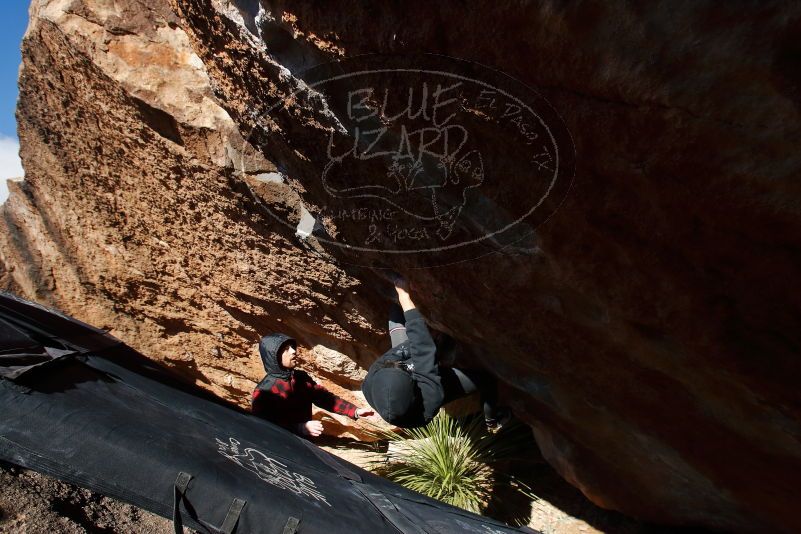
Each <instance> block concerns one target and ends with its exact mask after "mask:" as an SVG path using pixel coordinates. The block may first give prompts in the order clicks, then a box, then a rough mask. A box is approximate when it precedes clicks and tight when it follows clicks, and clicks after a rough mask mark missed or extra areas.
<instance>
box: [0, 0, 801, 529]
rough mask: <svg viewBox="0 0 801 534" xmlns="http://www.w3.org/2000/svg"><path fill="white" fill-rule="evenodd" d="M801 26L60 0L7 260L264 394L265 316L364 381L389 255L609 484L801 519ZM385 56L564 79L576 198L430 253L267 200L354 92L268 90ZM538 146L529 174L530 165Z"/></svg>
mask: <svg viewBox="0 0 801 534" xmlns="http://www.w3.org/2000/svg"><path fill="white" fill-rule="evenodd" d="M368 28H369V30H370V31H366V30H367V29H368ZM799 28H801V8H800V7H799V6H798V5H795V4H791V3H771V4H766V5H764V6H762V5H759V6H757V5H751V6H748V7H744V6H741V5H734V4H720V3H711V2H709V3H708V2H695V3H687V4H682V5H676V4H674V3H668V2H664V3H657V4H653V5H651V6H650V7H649V8H647V9H645V8H639V7H636V6H632V5H630V4H628V3H624V2H577V3H572V4H562V3H557V2H542V3H536V4H530V5H529V4H525V5H518V4H517V3H514V4H513V3H506V2H502V3H491V4H490V3H471V4H470V7H469V9H466V8H465V6H464V5H463V4H462V3H458V2H450V1H447V2H438V3H424V2H407V3H404V4H402V5H401V4H398V5H397V6H394V7H386V8H385V9H383V10H382V9H380V8H379V7H378V6H377V5H375V4H351V3H348V4H345V3H342V2H330V3H324V4H320V3H314V2H292V3H287V4H286V5H284V4H283V3H280V2H275V3H272V4H270V5H267V2H264V6H262V7H261V9H260V6H259V5H258V3H257V2H255V1H249V2H248V1H244V0H243V1H241V2H238V3H237V4H236V5H234V4H231V3H229V2H227V1H226V0H192V1H189V0H172V1H171V2H169V3H168V2H167V0H159V1H156V0H153V1H148V2H144V1H142V2H139V1H136V0H126V1H119V0H118V1H116V2H112V1H102V0H50V1H48V0H35V1H34V3H33V5H32V24H31V27H30V28H29V31H28V33H27V35H26V41H25V45H24V66H23V71H22V74H21V79H20V87H21V99H20V106H19V111H18V119H19V129H20V139H21V143H22V147H23V148H22V158H23V165H24V167H25V171H26V181H25V182H24V183H22V184H11V190H12V191H11V196H10V198H9V200H8V201H7V202H6V204H5V205H4V207H3V211H2V214H3V217H2V221H0V224H2V225H3V232H2V233H1V234H0V281H2V284H3V286H4V287H6V288H9V289H11V290H13V291H16V292H18V293H20V294H22V295H23V296H26V297H28V298H33V299H36V300H39V301H42V302H45V303H48V304H51V305H55V306H57V307H59V308H61V309H63V310H64V311H66V312H68V313H70V314H73V315H75V316H77V317H79V318H81V319H83V320H86V321H88V322H91V323H93V324H96V325H98V326H103V327H106V328H109V329H111V330H112V331H113V333H114V334H115V335H117V336H118V337H120V338H122V339H124V340H126V341H128V342H129V343H130V344H132V345H133V346H135V347H136V348H138V349H139V350H142V351H143V352H145V353H146V354H150V355H152V356H153V357H155V358H158V359H161V360H163V361H165V362H167V363H168V364H170V365H172V366H174V367H176V368H178V369H179V370H181V372H184V373H186V374H187V375H188V376H191V377H192V378H194V379H195V380H197V381H198V382H199V383H201V384H204V385H206V386H207V387H209V388H210V389H212V390H213V391H216V392H218V393H220V394H222V395H224V396H226V397H228V398H230V399H234V400H237V401H240V402H241V401H242V399H243V397H244V396H245V395H246V392H247V391H248V390H249V389H250V387H251V386H252V384H253V382H254V381H255V380H257V379H258V378H259V374H260V369H259V365H258V360H257V359H256V357H255V352H254V346H255V345H254V344H255V341H256V339H257V338H258V335H259V334H260V333H263V332H264V331H265V330H277V329H280V330H285V331H287V332H289V333H291V334H293V335H296V336H297V337H298V338H299V339H300V340H301V341H302V343H303V344H304V345H305V346H306V347H308V348H312V347H314V348H315V350H314V351H313V354H307V355H306V358H307V360H309V361H310V362H311V361H312V360H316V358H317V357H318V356H320V357H321V358H322V363H321V364H318V365H317V367H315V368H314V369H315V370H316V371H319V373H320V374H321V375H322V376H325V377H327V378H331V377H332V376H333V375H334V374H335V373H338V372H339V371H340V369H346V370H347V379H345V380H343V381H341V384H342V385H344V386H346V387H347V388H349V389H355V384H356V383H357V382H358V378H359V376H360V372H363V369H364V367H365V366H366V364H367V363H369V361H370V358H371V355H372V354H375V353H376V352H377V351H379V350H380V349H381V347H382V346H383V344H384V343H385V342H386V341H385V339H384V337H383V335H382V330H383V321H384V317H383V314H384V312H385V307H386V298H385V296H382V294H381V293H380V292H379V291H381V287H382V285H381V277H380V276H379V275H378V274H375V273H374V272H372V271H371V270H369V269H366V268H363V267H360V266H359V265H364V264H365V263H366V262H367V261H373V260H375V261H381V262H382V265H387V264H390V265H392V266H393V267H394V268H395V269H396V270H398V271H400V272H402V273H403V274H405V275H406V276H407V277H408V278H410V279H411V281H412V284H413V287H414V293H415V297H416V301H417V302H418V304H419V306H420V308H421V309H422V310H423V311H424V313H425V314H426V316H427V317H428V318H429V319H430V320H431V322H432V324H433V325H435V326H437V327H439V328H441V329H443V330H446V331H447V332H449V333H450V334H451V335H452V336H453V337H454V338H456V339H458V340H459V341H460V342H462V343H463V344H464V345H466V346H470V347H477V348H476V349H474V350H468V351H467V354H466V355H465V356H464V357H465V358H466V359H468V360H470V359H472V361H473V362H475V361H477V360H478V361H482V362H483V363H484V364H485V365H486V366H488V367H489V368H490V369H491V370H492V371H493V372H494V373H495V374H496V375H497V376H498V377H499V378H500V379H501V380H502V381H503V382H504V384H505V386H504V391H503V393H504V396H505V398H507V399H509V401H510V402H511V403H513V405H514V407H515V409H516V411H517V413H518V414H519V415H520V416H521V417H522V418H523V419H524V420H526V421H527V422H529V423H531V424H532V425H533V426H534V428H535V432H536V435H537V439H538V443H539V445H540V447H541V449H542V450H543V453H544V455H545V457H546V458H547V459H548V461H549V462H550V463H551V464H552V465H553V466H555V467H556V469H557V470H558V471H559V472H560V473H561V474H562V475H563V476H564V477H565V478H566V479H568V480H569V481H571V482H572V483H573V484H574V485H576V486H577V487H579V488H580V489H581V490H582V491H583V492H584V494H585V495H587V496H588V497H590V499H592V500H593V501H594V502H596V503H598V504H600V505H602V506H604V507H607V508H611V509H615V510H619V511H622V512H625V513H627V514H631V515H634V516H638V517H641V518H645V519H649V520H654V521H660V522H673V523H683V524H697V525H705V526H711V527H717V528H723V529H730V530H740V531H787V532H790V531H797V530H799V529H801V516H799V514H798V512H797V494H796V492H795V485H796V484H797V481H798V480H801V439H800V438H801V429H799V421H800V420H801V399H800V398H799V388H798V386H797V384H798V380H799V377H800V376H801V368H800V367H799V366H800V364H799V359H798V357H797V356H798V352H799V347H801V324H799V323H800V322H801V319H799V318H801V313H799V312H800V311H801V309H800V308H801V302H800V301H801V299H799V291H798V289H797V287H796V286H797V284H796V283H795V281H796V280H797V279H798V275H799V270H801V267H799V266H801V261H799V260H801V258H800V257H799V253H798V251H799V250H801V248H799V245H801V231H799V228H801V225H799V216H800V215H799V208H798V206H799V202H801V191H800V190H799V186H798V184H799V181H798V177H799V167H800V166H801V156H800V155H799V154H800V153H799V150H798V147H799V140H800V139H799V104H801V92H799V87H801V79H799V76H798V72H799V60H798V57H799V46H801V45H799V43H798V38H797V36H798V30H799ZM264 41H266V46H265V42H264ZM368 52H401V53H408V52H434V53H439V54H448V55H452V56H456V57H461V58H465V59H470V60H474V61H477V62H480V63H484V64H488V65H491V66H493V67H494V68H497V69H500V70H502V71H504V72H506V73H508V74H509V75H511V76H514V77H515V78H517V79H519V80H521V81H522V82H524V83H525V84H528V85H529V86H531V87H533V88H534V89H536V90H537V91H538V92H539V93H541V94H542V95H543V96H544V97H545V98H547V100H548V101H549V102H550V103H551V105H552V106H553V108H554V109H555V110H556V111H557V112H558V114H559V115H561V117H562V118H563V120H564V122H565V124H566V126H567V128H568V129H569V131H570V133H571V135H572V138H573V142H574V144H575V153H576V168H575V178H574V181H573V183H572V188H571V190H570V192H569V194H568V195H567V196H566V198H565V200H564V203H563V204H562V205H561V207H560V208H559V209H558V210H556V211H555V213H554V214H553V215H552V216H551V217H550V219H548V220H547V222H544V223H543V224H541V225H539V226H537V227H536V228H531V230H532V231H533V232H534V233H533V234H531V235H529V237H528V240H527V241H526V242H525V243H524V244H523V245H520V246H514V247H502V246H498V245H497V244H493V243H490V244H489V245H488V246H489V252H492V254H488V255H485V256H484V257H481V258H479V259H475V260H473V261H467V262H465V261H462V262H456V263H452V264H449V265H444V266H440V267H437V268H431V269H418V268H417V267H420V265H419V261H420V258H419V257H417V256H413V255H398V256H393V257H392V258H391V259H389V260H388V259H387V258H382V257H379V255H372V256H371V255H370V254H361V253H355V252H353V251H348V250H347V249H343V248H338V247H334V248H331V247H324V246H319V244H315V242H314V241H313V240H308V241H307V240H302V239H299V238H297V237H296V236H295V234H294V230H293V229H292V228H291V227H288V226H285V225H282V224H281V223H279V222H278V221H276V219H275V218H273V217H272V216H271V215H270V214H269V213H268V212H277V213H280V214H283V215H284V217H285V218H286V219H287V220H289V221H290V222H296V221H299V220H300V219H301V215H302V213H303V209H304V208H302V207H301V204H303V206H305V209H308V210H309V211H310V212H312V213H318V212H319V210H320V207H321V205H322V204H324V203H325V202H326V198H325V197H324V191H323V190H322V188H321V186H320V183H319V171H320V169H319V168H316V167H315V163H316V162H317V161H319V158H320V155H321V154H322V153H324V151H325V147H326V135H327V130H326V128H325V125H326V124H329V123H330V122H331V120H332V118H331V112H330V111H327V110H326V109H324V106H323V105H322V103H321V102H320V101H319V100H317V101H315V100H313V99H304V98H301V99H297V100H294V101H292V100H291V99H288V102H289V104H288V106H287V108H286V109H287V110H288V112H286V113H283V114H281V115H279V116H276V117H275V118H274V120H273V121H272V122H269V123H267V124H265V123H263V122H259V120H258V117H256V116H255V115H254V110H261V109H263V108H264V103H265V101H266V100H267V99H268V98H270V99H276V98H277V99H279V100H280V99H282V98H284V97H286V96H289V95H290V94H291V93H292V91H293V90H294V88H295V84H294V81H293V79H292V74H293V73H296V72H299V71H300V69H301V68H302V67H304V66H309V65H311V64H314V63H316V62H321V61H325V60H328V59H331V58H335V57H352V56H356V55H358V54H363V53H368ZM254 131H255V132H256V133H257V134H260V133H265V134H266V133H270V134H272V135H271V136H270V139H269V142H265V143H262V142H259V143H253V145H251V144H249V143H248V142H245V138H247V139H248V140H249V141H250V140H252V139H253V137H252V135H251V134H252V133H253V132H254ZM257 138H258V136H257ZM258 139H259V140H261V139H260V138H258ZM502 142H503V140H500V141H499V143H502ZM279 170H280V173H277V172H276V171H279ZM517 171H519V172H518V173H511V174H509V175H508V178H507V180H508V183H506V184H504V185H505V186H507V187H508V189H509V190H510V191H525V189H526V184H527V182H526V181H525V180H526V176H527V173H528V172H529V171H530V170H529V169H527V168H523V167H521V168H519V169H517ZM315 173H316V175H315ZM276 176H280V177H281V178H279V179H276ZM467 215H468V216H467V219H468V220H469V221H470V222H471V223H473V224H475V225H476V226H478V225H480V221H476V220H474V219H475V218H476V216H477V215H479V214H476V213H468V214H467ZM471 217H472V219H471ZM326 229H327V230H328V231H329V233H332V235H333V234H334V233H337V234H339V235H341V236H344V237H347V236H348V235H351V234H353V233H354V232H356V228H355V225H349V224H348V223H347V221H340V222H338V223H337V225H336V227H335V228H334V227H331V225H329V226H328V227H327V228H326ZM493 247H494V250H493ZM384 285H386V284H384ZM331 351H334V352H331ZM331 354H333V355H334V358H333V359H332V360H331V359H329V357H328V356H326V355H329V356H330V355H331ZM343 355H344V356H343ZM343 357H348V358H349V359H351V360H353V362H355V363H356V364H358V366H360V367H361V368H362V371H359V369H358V368H357V367H354V366H352V365H351V364H348V363H347V362H346V361H345V360H343V359H342V358H343Z"/></svg>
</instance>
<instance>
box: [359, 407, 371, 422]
mask: <svg viewBox="0 0 801 534" xmlns="http://www.w3.org/2000/svg"><path fill="white" fill-rule="evenodd" d="M374 413H375V412H373V410H371V409H369V408H357V409H356V419H361V418H362V417H372V416H373V414H374Z"/></svg>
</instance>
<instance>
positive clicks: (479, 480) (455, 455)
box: [371, 411, 536, 513]
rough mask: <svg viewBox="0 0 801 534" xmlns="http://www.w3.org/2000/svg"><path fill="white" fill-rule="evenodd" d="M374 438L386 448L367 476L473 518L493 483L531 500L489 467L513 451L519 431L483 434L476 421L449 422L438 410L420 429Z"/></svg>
mask: <svg viewBox="0 0 801 534" xmlns="http://www.w3.org/2000/svg"><path fill="white" fill-rule="evenodd" d="M518 430H519V429H518ZM377 435H378V437H380V438H383V439H385V440H387V441H388V447H387V453H386V457H385V459H384V460H383V461H381V462H374V463H373V465H372V466H371V467H372V469H373V471H375V472H376V473H377V474H379V475H381V476H384V477H386V478H388V479H390V480H393V481H395V482H397V483H399V484H401V485H402V486H404V487H406V488H409V489H411V490H414V491H417V492H419V493H422V494H423V495H427V496H429V497H433V498H434V499H437V500H440V501H443V502H446V503H448V504H451V505H453V506H458V507H459V508H463V509H465V510H469V511H471V512H475V513H481V511H482V510H483V509H484V508H485V507H486V505H487V503H488V502H489V501H490V497H491V495H492V492H493V489H494V488H495V487H496V485H497V484H499V483H505V484H508V485H510V486H512V487H514V488H515V489H517V490H518V491H520V492H521V493H523V494H525V495H526V496H527V497H530V498H532V499H535V498H536V497H534V496H533V495H531V493H530V490H529V488H528V487H526V486H525V485H524V484H522V483H520V482H519V481H516V480H515V479H514V478H513V477H511V476H509V475H505V474H501V473H499V472H498V471H497V470H496V469H495V467H494V466H495V465H496V464H497V462H499V461H502V460H505V459H508V458H509V456H510V455H511V454H513V453H514V452H515V451H516V450H517V449H518V448H519V445H520V435H521V434H520V432H515V431H512V432H510V431H508V430H504V431H502V432H500V433H499V434H494V435H493V434H489V433H488V432H487V430H486V427H485V425H484V421H483V418H482V417H480V416H479V417H470V418H467V419H454V418H452V417H451V416H449V415H448V414H447V413H445V412H444V411H441V412H440V413H439V414H438V415H437V416H436V417H435V418H434V419H433V420H432V421H431V422H430V423H429V424H428V425H426V426H425V427H422V428H416V429H411V430H402V431H399V432H393V431H385V430H384V431H378V432H377Z"/></svg>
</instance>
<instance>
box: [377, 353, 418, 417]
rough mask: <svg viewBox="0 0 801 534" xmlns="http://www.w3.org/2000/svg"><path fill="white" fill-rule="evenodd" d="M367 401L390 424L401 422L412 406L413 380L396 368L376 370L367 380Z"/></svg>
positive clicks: (405, 372) (413, 398)
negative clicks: (368, 390) (368, 389)
mask: <svg viewBox="0 0 801 534" xmlns="http://www.w3.org/2000/svg"><path fill="white" fill-rule="evenodd" d="M369 388H370V393H369V395H365V397H368V399H367V400H368V401H370V404H371V405H372V406H373V408H375V411H377V412H378V414H379V415H380V416H381V417H382V418H383V419H384V421H386V422H387V423H390V424H393V425H394V424H396V423H397V422H399V421H401V420H402V419H403V417H404V416H405V415H406V414H407V412H408V411H409V409H410V408H411V407H412V406H413V405H414V403H415V402H414V401H415V395H416V393H415V387H414V380H412V376H411V375H410V374H409V372H408V371H405V370H403V369H399V368H397V367H385V368H383V369H379V370H377V371H376V372H375V373H374V374H373V376H371V377H370V380H369Z"/></svg>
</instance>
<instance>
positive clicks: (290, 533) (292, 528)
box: [281, 517, 300, 534]
mask: <svg viewBox="0 0 801 534" xmlns="http://www.w3.org/2000/svg"><path fill="white" fill-rule="evenodd" d="M298 525H300V519H298V518H297V517H290V518H289V519H287V520H286V524H285V525H284V530H283V531H282V532H281V534H296V533H297V531H298Z"/></svg>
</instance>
